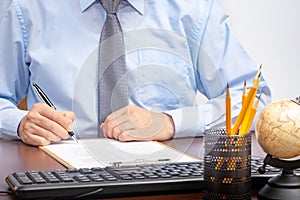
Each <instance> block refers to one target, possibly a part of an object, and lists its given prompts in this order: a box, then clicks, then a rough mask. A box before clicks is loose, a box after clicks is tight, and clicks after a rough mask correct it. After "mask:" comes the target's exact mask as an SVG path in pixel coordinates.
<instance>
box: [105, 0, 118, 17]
mask: <svg viewBox="0 0 300 200" xmlns="http://www.w3.org/2000/svg"><path fill="white" fill-rule="evenodd" d="M120 2H121V0H100V3H101V4H102V7H103V9H104V10H105V11H106V13H107V14H116V13H117V11H118V7H119V5H120Z"/></svg>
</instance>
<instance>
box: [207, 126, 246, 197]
mask: <svg viewBox="0 0 300 200" xmlns="http://www.w3.org/2000/svg"><path fill="white" fill-rule="evenodd" d="M204 148H205V150H204V152H205V155H204V183H205V185H204V189H203V199H212V200H213V199H236V200H237V199H238V200H240V199H251V134H250V133H248V134H243V135H226V130H225V129H223V128H220V129H210V130H208V131H207V132H206V135H205V143H204Z"/></svg>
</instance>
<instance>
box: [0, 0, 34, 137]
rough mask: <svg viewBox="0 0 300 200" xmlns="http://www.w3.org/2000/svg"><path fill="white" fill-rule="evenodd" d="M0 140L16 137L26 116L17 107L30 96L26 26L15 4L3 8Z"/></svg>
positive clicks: (7, 3)
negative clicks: (27, 95) (28, 94)
mask: <svg viewBox="0 0 300 200" xmlns="http://www.w3.org/2000/svg"><path fill="white" fill-rule="evenodd" d="M0 9H1V10H0V35H1V37H0V82H1V84H0V138H17V137H18V136H17V129H18V125H19V122H20V121H21V119H22V118H23V117H24V115H25V114H26V113H27V111H22V110H19V109H18V108H17V104H18V103H19V102H20V101H21V100H22V99H23V98H24V97H25V95H26V93H27V86H28V82H29V81H28V77H29V71H28V66H27V65H26V59H25V58H26V38H27V35H26V27H25V24H24V19H23V18H22V16H23V15H22V11H21V10H20V9H19V7H18V5H17V3H16V1H11V0H4V1H3V2H1V6H0Z"/></svg>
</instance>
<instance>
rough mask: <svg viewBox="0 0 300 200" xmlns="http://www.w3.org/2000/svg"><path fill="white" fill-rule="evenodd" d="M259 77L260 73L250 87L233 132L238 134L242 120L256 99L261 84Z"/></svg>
mask: <svg viewBox="0 0 300 200" xmlns="http://www.w3.org/2000/svg"><path fill="white" fill-rule="evenodd" d="M259 77H260V75H259V76H258V78H256V79H255V81H254V83H253V85H252V87H251V88H250V91H249V93H248V94H247V97H246V98H245V102H244V104H243V106H242V109H241V111H240V113H239V115H238V117H237V119H236V122H235V124H234V126H233V129H232V131H231V134H237V133H238V130H239V128H240V126H241V124H242V122H243V121H244V118H245V115H246V113H247V111H248V110H249V107H250V108H251V107H252V104H253V101H254V98H255V95H256V91H257V89H258V85H259V82H260V79H259ZM251 102H252V104H251ZM250 104H251V105H250Z"/></svg>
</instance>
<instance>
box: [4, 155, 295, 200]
mask: <svg viewBox="0 0 300 200" xmlns="http://www.w3.org/2000/svg"><path fill="white" fill-rule="evenodd" d="M251 165H252V166H251V176H252V186H253V187H261V186H263V185H264V184H265V183H266V181H267V179H269V178H270V177H273V176H274V175H277V174H280V173H281V170H280V169H278V168H273V167H269V166H268V167H267V168H266V173H265V174H259V173H258V172H257V169H258V168H259V167H261V166H262V165H263V159H262V158H256V157H254V158H252V160H251ZM296 172H300V171H296ZM6 182H7V184H8V185H9V187H10V189H11V190H12V191H13V192H14V193H15V194H16V196H17V197H19V198H22V199H43V198H47V199H75V198H78V199H80V198H83V199H85V198H104V197H117V196H133V195H151V194H161V193H183V192H200V191H201V189H202V188H203V184H204V179H203V163H202V162H195V163H173V164H172V163H168V164H166V163H165V164H152V165H138V166H119V167H106V168H89V169H88V168H85V169H83V168H82V169H78V170H77V169H67V170H47V171H28V172H15V173H12V174H9V175H8V176H7V177H6Z"/></svg>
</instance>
